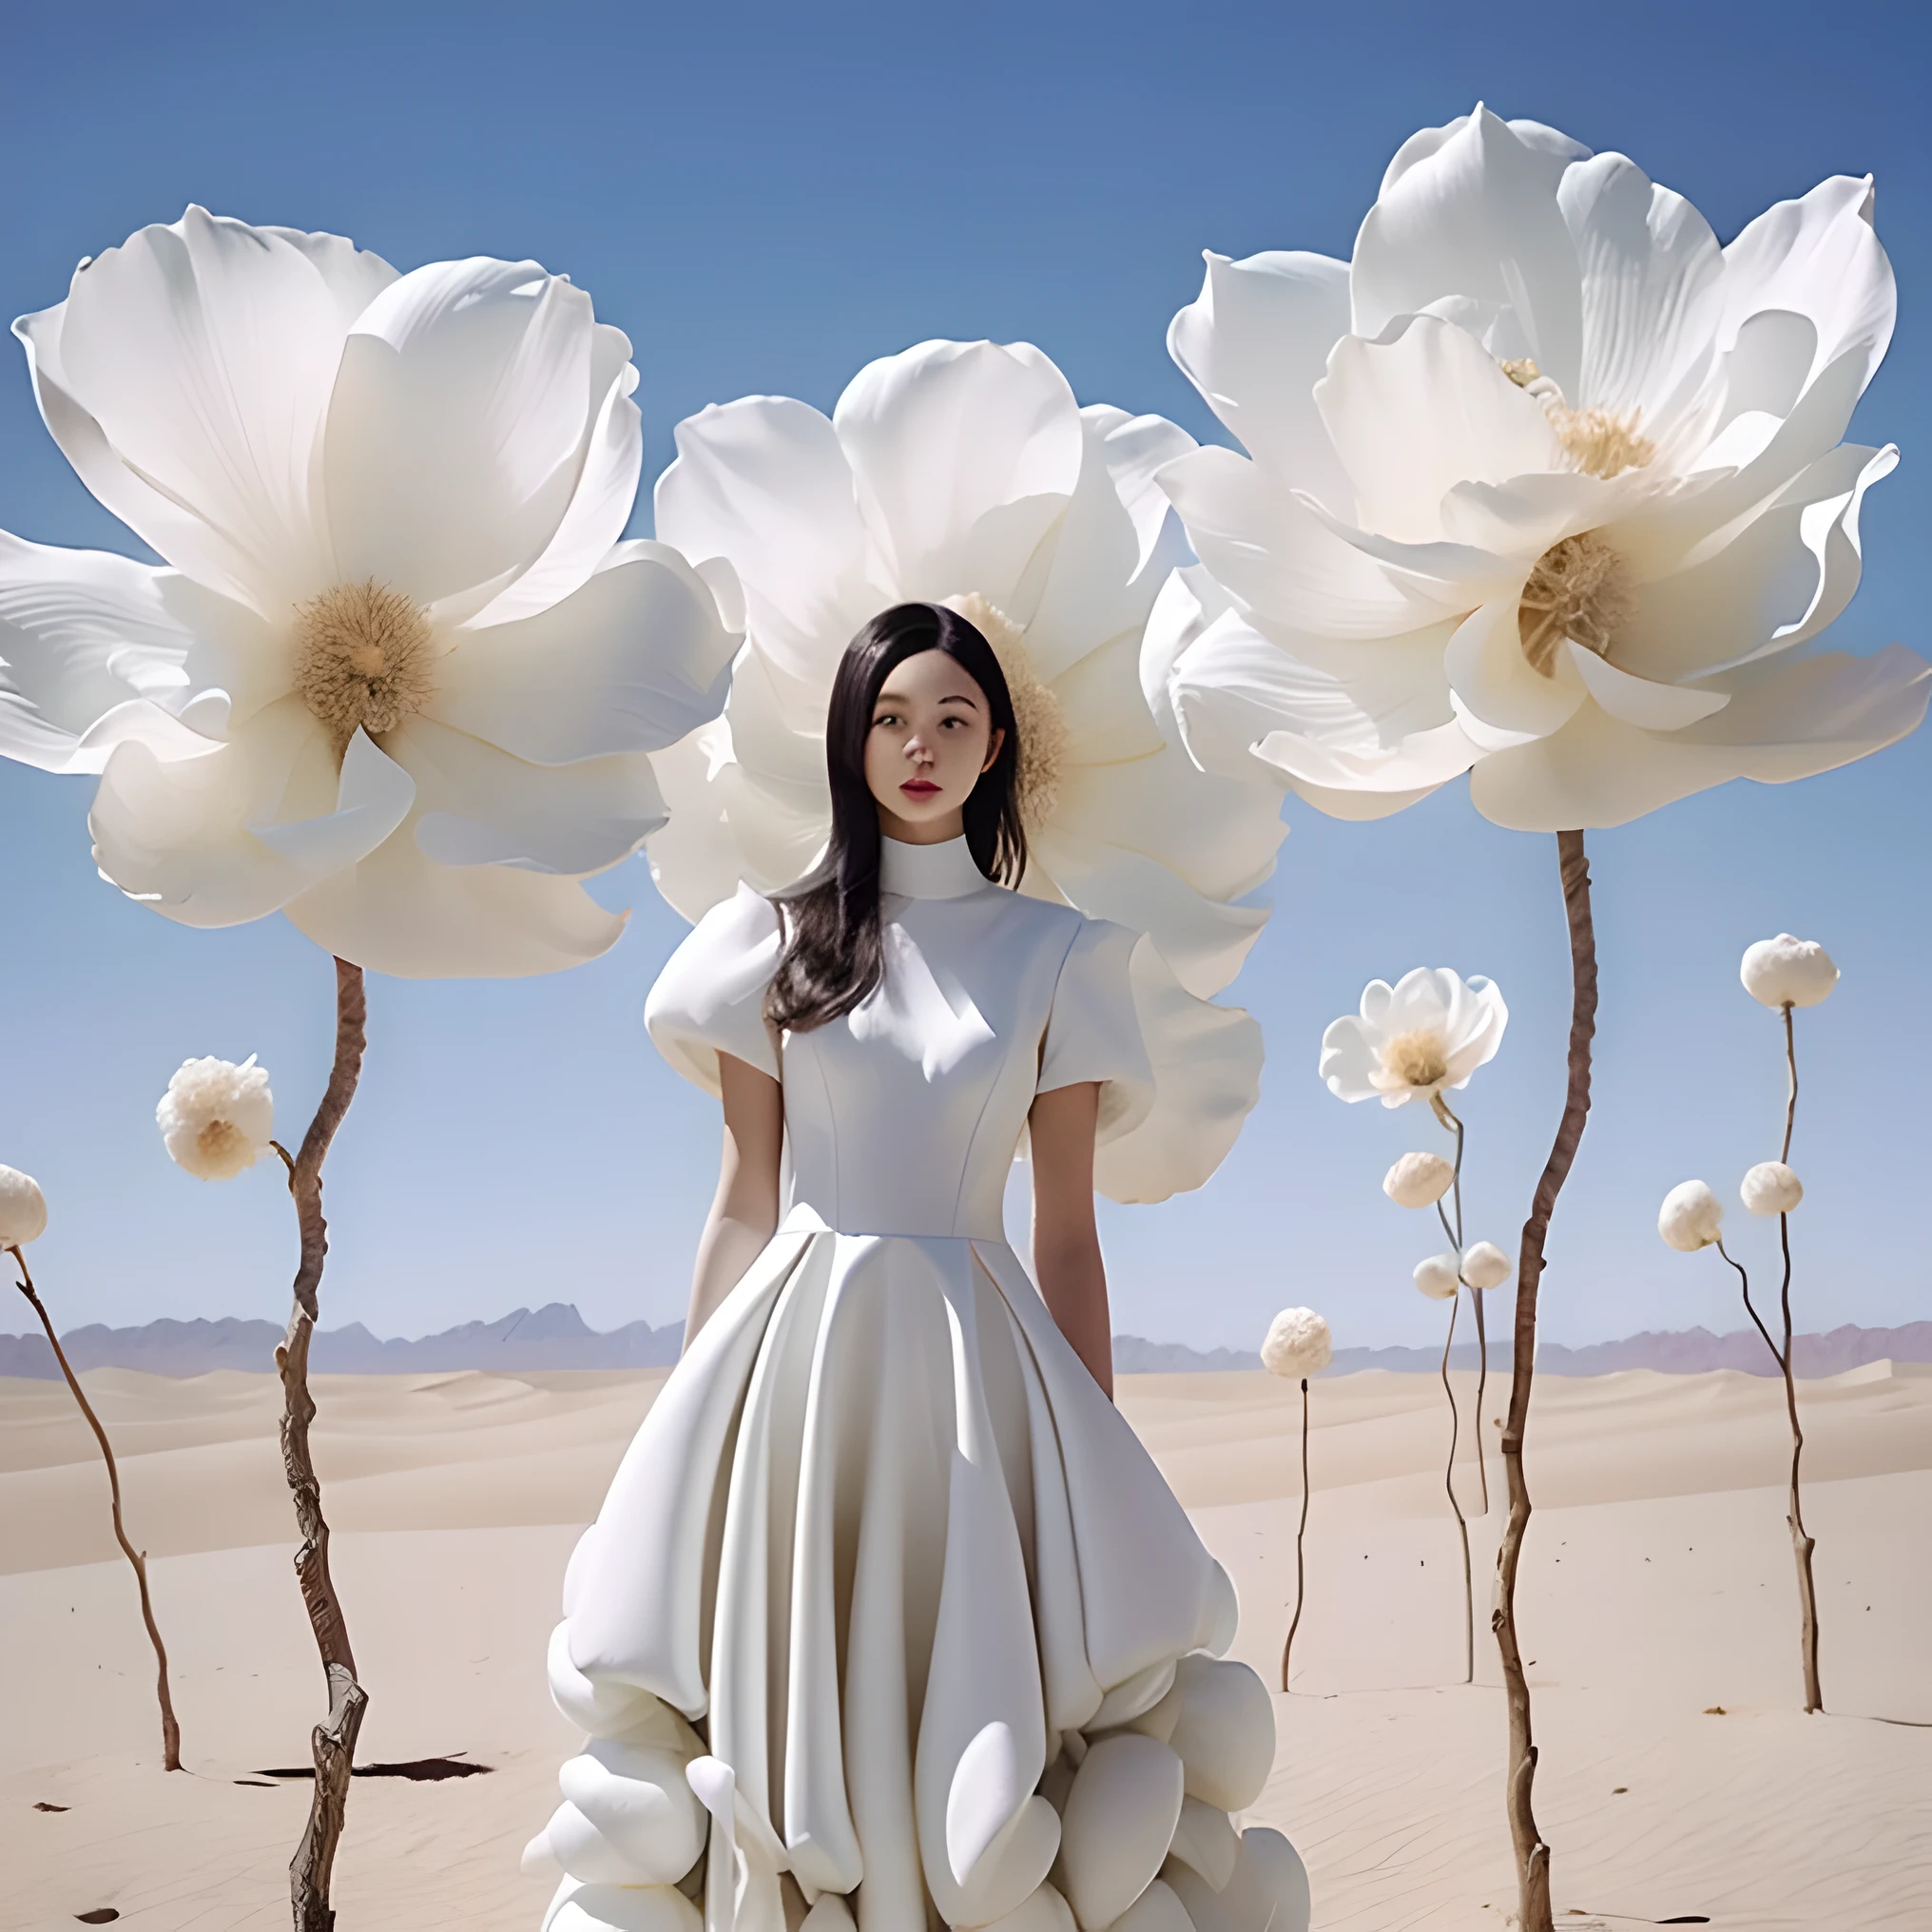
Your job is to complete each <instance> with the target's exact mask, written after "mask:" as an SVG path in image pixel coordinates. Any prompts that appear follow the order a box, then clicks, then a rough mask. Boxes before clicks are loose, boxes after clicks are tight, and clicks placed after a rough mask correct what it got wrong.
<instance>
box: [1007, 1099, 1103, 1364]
mask: <svg viewBox="0 0 1932 1932" xmlns="http://www.w3.org/2000/svg"><path fill="white" fill-rule="evenodd" d="M1099 1115H1100V1084H1099V1082H1098V1081H1095V1080H1083V1081H1080V1082H1079V1083H1078V1084H1077V1085H1075V1086H1072V1087H1056V1088H1054V1089H1053V1092H1051V1093H1042V1094H1041V1095H1039V1097H1038V1098H1037V1099H1036V1100H1034V1105H1033V1111H1032V1113H1031V1114H1030V1115H1029V1116H1028V1125H1029V1129H1030V1130H1031V1134H1032V1139H1033V1165H1034V1278H1035V1279H1036V1280H1037V1281H1038V1283H1039V1285H1040V1298H1041V1300H1043V1301H1044V1302H1045V1303H1046V1304H1047V1307H1048V1309H1049V1310H1050V1311H1051V1313H1052V1315H1053V1320H1054V1321H1055V1322H1057V1323H1059V1324H1060V1333H1061V1334H1062V1335H1064V1336H1065V1337H1066V1338H1067V1340H1068V1341H1069V1342H1071V1343H1072V1344H1073V1350H1074V1353H1075V1354H1077V1355H1078V1356H1079V1358H1080V1360H1081V1361H1082V1362H1085V1363H1086V1364H1087V1367H1088V1371H1089V1373H1090V1374H1092V1377H1093V1380H1094V1381H1097V1382H1098V1383H1099V1384H1100V1386H1101V1388H1102V1389H1104V1390H1105V1391H1106V1393H1107V1395H1108V1397H1109V1399H1110V1400H1111V1398H1112V1395H1113V1333H1112V1323H1111V1320H1110V1318H1109V1315H1108V1310H1107V1270H1106V1267H1105V1266H1104V1265H1102V1263H1101V1259H1100V1235H1099V1231H1098V1230H1097V1229H1096V1228H1095V1227H1094V1226H1093V1130H1094V1127H1095V1124H1096V1122H1097V1121H1098V1119H1099Z"/></svg>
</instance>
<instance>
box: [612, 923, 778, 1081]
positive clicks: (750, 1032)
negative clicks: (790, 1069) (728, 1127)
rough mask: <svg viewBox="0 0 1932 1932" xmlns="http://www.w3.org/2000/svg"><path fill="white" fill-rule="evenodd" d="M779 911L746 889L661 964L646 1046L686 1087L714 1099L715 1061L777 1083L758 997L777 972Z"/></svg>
mask: <svg viewBox="0 0 1932 1932" xmlns="http://www.w3.org/2000/svg"><path fill="white" fill-rule="evenodd" d="M781 950H782V932H781V930H780V925H779V916H778V909H777V907H775V906H774V905H773V904H772V902H771V901H770V900H769V899H768V898H764V897H763V895H762V894H760V893H756V892H753V891H752V889H751V888H750V887H749V886H748V885H741V886H740V887H739V888H738V891H737V894H736V895H735V897H733V898H727V899H725V900H724V903H723V904H721V905H715V906H713V907H712V908H711V910H710V911H709V912H707V913H706V914H705V917H704V918H702V919H700V920H699V921H698V923H697V924H696V925H695V926H694V927H693V928H692V929H691V931H690V933H689V934H688V935H687V936H686V939H685V942H684V944H683V945H682V946H680V947H679V948H678V950H677V951H676V952H675V953H673V954H672V955H671V956H670V958H669V959H668V960H667V962H666V965H665V969H664V971H663V972H662V973H660V974H659V975H658V977H657V984H656V985H655V986H653V987H652V988H651V989H650V996H649V998H648V999H647V1000H646V1001H645V1003H644V1023H645V1026H646V1027H647V1029H648V1030H649V1033H650V1037H651V1041H652V1043H653V1044H654V1045H655V1046H656V1048H657V1050H658V1052H659V1053H662V1054H663V1055H664V1056H665V1058H666V1059H667V1060H668V1061H669V1062H670V1063H671V1065H672V1066H673V1067H675V1068H676V1069H677V1070H678V1072H680V1073H682V1074H683V1075H684V1076H685V1078H686V1080H690V1081H693V1082H695V1083H696V1084H697V1085H698V1086H700V1087H702V1088H704V1090H705V1092H707V1093H717V1092H720V1083H719V1078H718V1055H719V1054H720V1053H729V1054H731V1056H732V1057H733V1058H734V1059H739V1060H743V1061H744V1063H745V1064H746V1065H747V1066H750V1067H756V1068H757V1069H758V1070H759V1072H762V1073H769V1074H770V1075H771V1077H772V1078H773V1079H774V1080H776V1079H777V1078H778V1077H779V1060H778V1041H777V1038H776V1036H775V1035H774V1034H773V1033H772V1030H771V1028H770V1027H768V1026H767V1025H766V1024H765V1019H764V992H765V988H766V987H767V986H769V985H770V984H771V976H772V975H773V974H774V973H775V972H776V971H777V970H778V960H779V953H780V951H781Z"/></svg>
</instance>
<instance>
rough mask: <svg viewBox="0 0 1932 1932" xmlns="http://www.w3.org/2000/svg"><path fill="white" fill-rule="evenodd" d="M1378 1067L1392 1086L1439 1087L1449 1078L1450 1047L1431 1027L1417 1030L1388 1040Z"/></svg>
mask: <svg viewBox="0 0 1932 1932" xmlns="http://www.w3.org/2000/svg"><path fill="white" fill-rule="evenodd" d="M1381 1064H1382V1070H1383V1072H1386V1073H1387V1074H1388V1076H1389V1079H1390V1082H1391V1084H1392V1085H1395V1086H1399V1087H1424V1088H1426V1087H1439V1086H1440V1085H1441V1084H1442V1082H1443V1081H1444V1080H1446V1079H1447V1078H1448V1077H1449V1048H1448V1045H1447V1043H1446V1042H1445V1041H1444V1040H1443V1038H1442V1035H1441V1034H1439V1033H1438V1032H1437V1031H1436V1029H1435V1028H1434V1027H1418V1028H1417V1029H1416V1030H1415V1031H1414V1032H1413V1033H1406V1034H1396V1036H1395V1038H1394V1039H1392V1040H1390V1041H1389V1043H1388V1045H1387V1046H1385V1047H1384V1048H1383V1049H1382V1050H1381Z"/></svg>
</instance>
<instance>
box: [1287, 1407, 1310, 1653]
mask: <svg viewBox="0 0 1932 1932" xmlns="http://www.w3.org/2000/svg"><path fill="white" fill-rule="evenodd" d="M1307 1533H1308V1378H1307V1377H1306V1376H1305V1375H1304V1377H1303V1378H1302V1520H1301V1522H1300V1523H1299V1524H1298V1525H1297V1526H1296V1529H1295V1614H1294V1617H1293V1620H1292V1621H1291V1622H1290V1623H1289V1625H1288V1640H1287V1642H1286V1643H1285V1644H1284V1645H1283V1646H1282V1689H1283V1690H1286V1689H1287V1688H1288V1658H1289V1656H1290V1654H1291V1653H1292V1652H1293V1651H1294V1648H1295V1633H1296V1631H1298V1630H1299V1629H1300V1628H1301V1626H1302V1595H1303V1589H1304V1573H1303V1570H1302V1538H1303V1537H1304V1536H1306V1535H1307Z"/></svg>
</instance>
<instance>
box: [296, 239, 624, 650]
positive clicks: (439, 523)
mask: <svg viewBox="0 0 1932 1932" xmlns="http://www.w3.org/2000/svg"><path fill="white" fill-rule="evenodd" d="M612 336H616V332H615V331H601V332H600V326H599V324H597V323H596V322H595V321H594V320H593V319H592V316H591V311H590V299H589V296H587V295H586V294H584V292H583V291H582V290H581V289H577V288H573V287H572V286H571V285H570V283H569V282H568V281H565V280H562V278H560V277H556V276H548V275H546V274H545V273H544V271H543V270H542V269H541V268H540V267H538V266H537V264H536V263H535V262H533V261H491V260H489V259H487V258H483V257H474V258H472V259H471V260H469V261H436V262H431V263H429V264H428V265H427V266H425V267H422V268H418V269H415V270H413V271H412V272H411V273H410V274H408V275H405V276H403V277H402V278H401V279H400V280H397V281H395V282H392V283H391V284H390V286H389V287H388V288H387V289H385V290H384V291H383V292H382V294H381V295H379V296H378V297H377V299H376V300H375V301H374V302H372V303H371V304H370V306H369V307H368V309H367V310H365V311H364V312H363V314H362V316H361V317H360V318H359V319H358V320H357V324H356V327H355V328H354V329H353V330H352V331H351V333H350V335H349V338H348V340H347V341H346V343H345V344H344V345H343V350H342V366H341V371H340V374H339V375H338V377H337V380H336V388H335V395H334V396H333V398H332V400H331V403H330V407H329V415H328V424H327V428H326V431H325V433H324V446H323V464H324V473H325V476H326V488H327V492H328V511H329V527H330V530H331V532H332V535H333V538H334V543H335V551H336V569H337V570H338V573H339V575H340V576H341V577H342V578H344V579H357V578H363V577H373V578H375V579H376V581H377V582H378V583H382V584H387V585H390V586H391V587H393V588H394V589H398V590H401V591H404V592H406V593H407V594H408V595H409V596H411V597H414V598H415V600H416V602H417V603H418V604H424V605H429V604H434V603H435V602H436V601H437V600H438V599H449V598H457V597H462V596H464V595H465V593H468V596H469V597H470V598H471V599H473V600H475V601H474V602H473V604H472V605H471V608H469V609H462V610H461V611H460V612H459V613H453V614H459V615H460V616H470V615H473V614H474V610H475V609H478V608H480V606H481V604H482V603H483V602H487V601H488V597H489V596H493V595H495V594H496V593H497V592H498V591H499V590H500V589H503V588H507V586H508V584H509V582H510V581H511V580H512V578H513V577H514V576H516V575H520V574H521V573H522V572H523V571H525V570H529V569H530V567H531V565H532V564H534V563H535V562H536V560H537V559H538V557H540V556H542V555H543V554H544V552H545V551H547V550H548V548H549V546H550V544H551V539H552V538H553V537H555V536H556V535H557V533H558V531H559V527H560V526H561V525H562V523H563V521H564V517H565V513H566V512H567V511H568V510H569V509H570V504H571V501H572V498H573V497H574V495H575V493H576V490H577V485H578V481H579V478H580V476H581V474H582V471H583V466H584V455H585V452H586V449H587V447H588V446H589V440H590V438H591V435H592V434H593V432H594V430H595V428H596V426H597V422H598V419H599V416H600V415H601V412H602V408H603V404H604V400H605V396H606V395H607V394H608V392H609V388H610V386H611V384H612V383H613V382H615V381H619V380H621V379H623V378H622V377H621V375H613V374H612V373H611V363H612V360H613V358H614V357H616V355H617V348H618V344H619V343H622V342H623V338H621V337H617V341H616V342H612V341H611V340H610V338H611V337H612ZM628 354H629V347H628V343H623V348H622V361H620V362H619V369H620V371H621V368H622V366H623V362H627V361H628ZM600 381H601V382H602V383H603V388H602V389H597V388H595V387H594V385H595V384H596V383H598V382H600Z"/></svg>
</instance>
